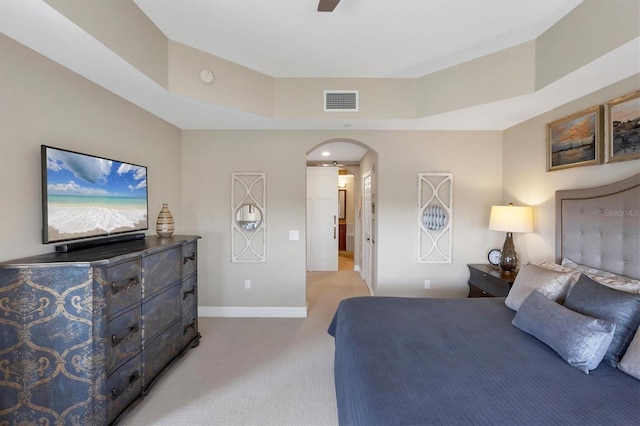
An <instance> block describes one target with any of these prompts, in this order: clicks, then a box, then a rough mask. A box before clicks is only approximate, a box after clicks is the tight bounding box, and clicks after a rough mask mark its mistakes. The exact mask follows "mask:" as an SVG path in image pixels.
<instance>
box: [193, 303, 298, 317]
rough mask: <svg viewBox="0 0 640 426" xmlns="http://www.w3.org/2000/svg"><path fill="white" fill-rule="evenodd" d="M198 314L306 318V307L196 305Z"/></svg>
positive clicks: (205, 315)
mask: <svg viewBox="0 0 640 426" xmlns="http://www.w3.org/2000/svg"><path fill="white" fill-rule="evenodd" d="M198 316H200V317H223V318H306V317H307V307H306V306H305V307H302V308H292V307H282V308H279V307H271V306H198Z"/></svg>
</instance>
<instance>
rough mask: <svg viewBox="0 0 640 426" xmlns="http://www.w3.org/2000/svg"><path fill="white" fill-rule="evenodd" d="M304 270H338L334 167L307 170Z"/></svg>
mask: <svg viewBox="0 0 640 426" xmlns="http://www.w3.org/2000/svg"><path fill="white" fill-rule="evenodd" d="M307 270H308V271H337V270H338V168H337V167H307Z"/></svg>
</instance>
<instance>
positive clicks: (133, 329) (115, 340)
mask: <svg viewBox="0 0 640 426" xmlns="http://www.w3.org/2000/svg"><path fill="white" fill-rule="evenodd" d="M138 331H140V327H138V325H134V326H131V327H129V333H128V334H127V335H126V336H123V337H117V336H116V335H115V334H114V335H112V336H111V346H118V345H119V344H120V343H122V342H123V341H127V340H131V338H132V337H133V336H135V334H136V333H137V332H138Z"/></svg>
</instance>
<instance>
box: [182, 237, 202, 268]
mask: <svg viewBox="0 0 640 426" xmlns="http://www.w3.org/2000/svg"><path fill="white" fill-rule="evenodd" d="M197 269H198V246H197V243H195V242H193V243H189V244H185V245H184V246H182V276H183V277H188V276H189V275H191V274H193V273H194V272H195V271H196V270H197Z"/></svg>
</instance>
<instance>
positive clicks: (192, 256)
mask: <svg viewBox="0 0 640 426" xmlns="http://www.w3.org/2000/svg"><path fill="white" fill-rule="evenodd" d="M189 260H193V261H195V260H196V253H195V252H192V253H191V256H185V257H184V258H183V261H182V264H183V265H185V264H186V263H187V262H188V261H189Z"/></svg>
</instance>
